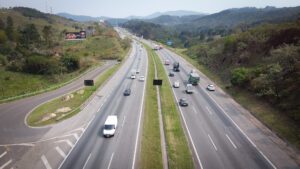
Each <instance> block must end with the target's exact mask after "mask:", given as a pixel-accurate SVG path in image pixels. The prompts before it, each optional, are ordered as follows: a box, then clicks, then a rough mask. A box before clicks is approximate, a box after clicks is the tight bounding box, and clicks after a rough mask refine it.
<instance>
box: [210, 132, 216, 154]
mask: <svg viewBox="0 0 300 169" xmlns="http://www.w3.org/2000/svg"><path fill="white" fill-rule="evenodd" d="M208 137H209V140H210V142H211V143H212V145H213V146H214V148H215V150H216V151H218V149H217V147H216V145H215V143H214V141H213V140H212V138H211V137H210V135H209V134H208Z"/></svg>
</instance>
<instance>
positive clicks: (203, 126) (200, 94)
mask: <svg viewBox="0 0 300 169" xmlns="http://www.w3.org/2000/svg"><path fill="white" fill-rule="evenodd" d="M148 44H149V45H151V43H149V42H148ZM157 54H158V55H159V57H160V58H161V61H162V63H164V61H165V60H169V61H171V64H170V65H169V66H167V65H165V71H166V72H167V73H168V72H173V70H172V68H173V65H172V63H174V62H179V64H180V72H174V74H175V76H174V77H169V82H170V86H171V84H173V83H174V82H175V81H180V84H181V86H180V87H179V88H173V93H174V95H175V98H176V101H177V102H178V100H179V99H180V98H187V100H188V103H189V106H187V107H180V106H179V105H178V107H179V110H180V113H181V117H182V124H183V126H184V128H185V129H186V135H187V137H188V139H189V141H190V145H191V146H190V148H191V149H192V151H193V155H194V160H195V163H196V167H197V168H209V169H221V168H224V169H228V168H230V169H234V168H236V169H240V168H249V169H250V168H251V169H254V168H263V169H267V168H298V167H299V166H298V165H297V164H296V163H295V162H294V161H293V160H292V159H291V158H290V157H289V156H288V155H287V152H286V151H284V150H282V149H281V148H282V147H279V146H280V145H279V144H277V143H278V142H277V143H276V142H275V141H278V140H280V139H279V138H278V137H276V136H275V135H274V134H273V133H272V132H271V131H269V130H268V129H267V128H266V127H264V126H263V125H261V124H260V123H259V122H258V121H257V120H255V118H254V117H252V116H251V114H250V113H249V112H248V111H246V110H245V109H243V108H242V107H241V106H240V105H238V104H237V103H236V102H234V101H233V100H232V99H231V98H230V97H229V96H228V95H226V94H225V93H224V92H223V91H222V90H221V89H220V88H218V87H217V88H216V91H214V92H213V91H208V90H207V89H206V87H207V85H208V84H213V82H211V81H210V80H209V79H208V78H207V77H206V76H205V75H203V74H201V72H198V73H199V74H200V79H201V80H200V83H199V85H198V86H194V87H193V90H194V93H193V94H187V93H186V92H185V89H186V85H187V84H188V81H187V80H188V76H189V73H190V72H191V70H193V69H194V67H193V66H192V65H190V64H188V63H187V62H186V61H185V60H184V59H182V58H181V57H180V56H178V55H176V54H175V53H173V52H171V51H170V50H167V49H161V50H158V51H157Z"/></svg>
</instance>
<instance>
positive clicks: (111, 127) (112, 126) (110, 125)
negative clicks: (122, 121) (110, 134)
mask: <svg viewBox="0 0 300 169" xmlns="http://www.w3.org/2000/svg"><path fill="white" fill-rule="evenodd" d="M114 128H115V125H113V124H107V125H104V129H105V130H111V129H114Z"/></svg>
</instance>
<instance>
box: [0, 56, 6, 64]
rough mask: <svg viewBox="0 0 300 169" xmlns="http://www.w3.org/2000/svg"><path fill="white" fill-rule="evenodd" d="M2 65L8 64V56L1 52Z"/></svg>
mask: <svg viewBox="0 0 300 169" xmlns="http://www.w3.org/2000/svg"><path fill="white" fill-rule="evenodd" d="M1 65H3V66H6V65H7V58H6V56H3V55H1V54H0V66H1Z"/></svg>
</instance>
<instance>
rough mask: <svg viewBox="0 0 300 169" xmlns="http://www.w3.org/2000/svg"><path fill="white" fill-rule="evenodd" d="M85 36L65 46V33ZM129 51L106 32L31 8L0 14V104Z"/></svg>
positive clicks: (100, 26)
mask: <svg viewBox="0 0 300 169" xmlns="http://www.w3.org/2000/svg"><path fill="white" fill-rule="evenodd" d="M81 30H85V31H86V32H87V39H86V40H79V41H78V40H77V41H66V40H65V39H64V36H65V32H73V31H77V32H78V31H81ZM128 47H129V42H128V41H127V40H122V39H120V38H119V36H118V34H117V32H116V31H115V30H114V29H113V28H112V27H109V26H106V25H104V24H99V23H85V24H84V23H80V22H75V21H72V20H69V19H66V18H63V17H60V16H56V15H52V14H45V13H42V12H40V11H37V10H35V9H31V8H24V7H16V8H11V9H3V8H2V9H0V81H1V83H0V100H2V99H6V98H10V97H13V96H17V95H23V94H27V93H31V92H35V91H38V90H43V89H45V88H49V87H52V86H57V85H58V84H61V83H63V82H66V81H69V80H70V79H72V78H74V77H76V76H78V75H79V74H81V73H83V72H84V71H85V70H87V69H88V68H91V67H92V66H94V65H99V63H101V61H102V60H103V59H122V57H123V55H124V52H125V51H126V50H127V48H128Z"/></svg>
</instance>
